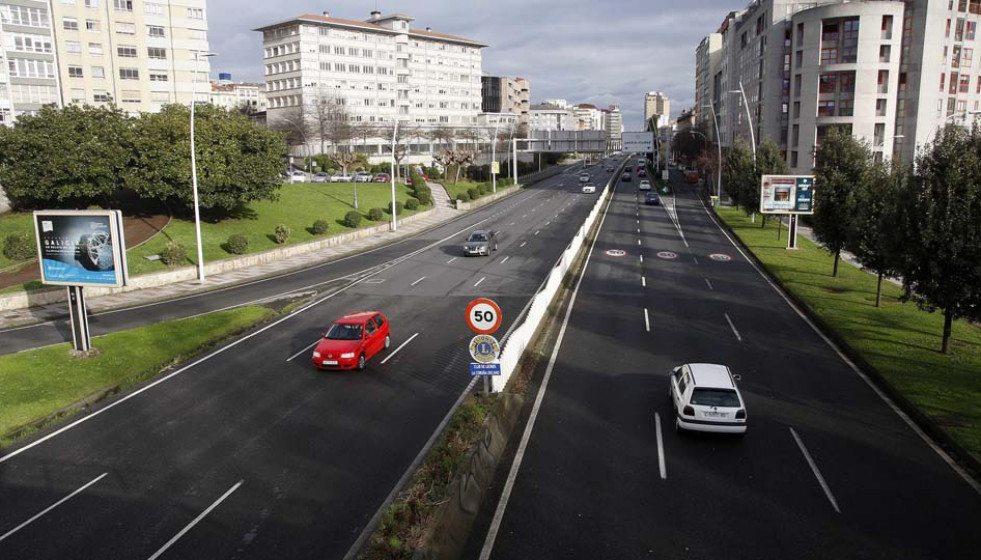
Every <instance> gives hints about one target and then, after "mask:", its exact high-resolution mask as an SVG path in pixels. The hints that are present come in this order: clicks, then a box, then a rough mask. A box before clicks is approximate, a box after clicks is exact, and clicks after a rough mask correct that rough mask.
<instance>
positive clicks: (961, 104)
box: [957, 99, 967, 113]
mask: <svg viewBox="0 0 981 560" xmlns="http://www.w3.org/2000/svg"><path fill="white" fill-rule="evenodd" d="M966 111H967V100H966V99H961V100H958V101H957V112H958V113H964V112H966Z"/></svg>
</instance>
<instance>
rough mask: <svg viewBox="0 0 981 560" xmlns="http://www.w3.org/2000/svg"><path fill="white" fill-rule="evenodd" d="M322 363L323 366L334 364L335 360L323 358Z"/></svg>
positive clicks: (335, 363)
mask: <svg viewBox="0 0 981 560" xmlns="http://www.w3.org/2000/svg"><path fill="white" fill-rule="evenodd" d="M323 365H325V366H336V365H337V360H324V362H323Z"/></svg>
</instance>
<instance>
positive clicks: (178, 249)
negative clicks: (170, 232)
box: [160, 241, 187, 266]
mask: <svg viewBox="0 0 981 560" xmlns="http://www.w3.org/2000/svg"><path fill="white" fill-rule="evenodd" d="M160 260H162V261H163V263H164V264H165V265H167V266H177V265H179V264H184V262H185V261H187V249H185V248H184V246H183V245H181V244H180V243H176V242H174V241H171V242H170V243H167V246H166V247H164V250H163V252H162V253H160Z"/></svg>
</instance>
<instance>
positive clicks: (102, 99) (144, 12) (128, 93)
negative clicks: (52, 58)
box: [11, 0, 210, 113]
mask: <svg viewBox="0 0 981 560" xmlns="http://www.w3.org/2000/svg"><path fill="white" fill-rule="evenodd" d="M11 1H12V0H11ZM50 6H51V10H52V23H53V26H54V36H55V39H56V43H57V44H56V50H57V54H58V78H59V81H60V84H61V96H62V101H63V103H64V104H69V103H79V104H81V103H88V104H90V105H101V104H104V103H108V102H109V100H110V99H112V100H114V101H115V102H116V104H117V105H118V106H119V107H121V108H122V109H124V110H126V111H129V112H133V113H135V112H147V111H150V112H152V111H158V110H160V107H162V106H163V105H165V104H167V103H184V104H189V103H190V101H191V92H192V89H193V90H196V92H197V93H196V100H197V101H204V102H206V101H207V100H208V97H209V92H208V90H209V85H208V83H209V81H208V74H209V71H210V66H209V63H208V58H207V57H201V56H199V54H202V53H207V51H208V20H207V10H206V0H153V1H140V0H51V3H50ZM192 82H193V83H192Z"/></svg>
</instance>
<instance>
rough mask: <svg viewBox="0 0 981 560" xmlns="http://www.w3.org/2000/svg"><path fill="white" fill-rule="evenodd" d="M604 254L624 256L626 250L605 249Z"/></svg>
mask: <svg viewBox="0 0 981 560" xmlns="http://www.w3.org/2000/svg"><path fill="white" fill-rule="evenodd" d="M606 255H607V256H610V257H625V256H627V252H626V251H624V250H622V249H607V250H606Z"/></svg>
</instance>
